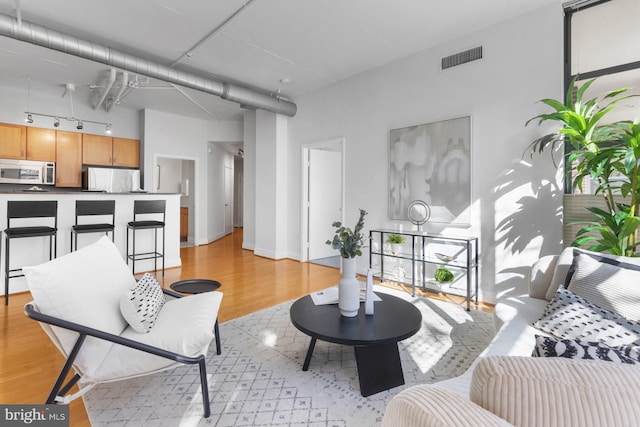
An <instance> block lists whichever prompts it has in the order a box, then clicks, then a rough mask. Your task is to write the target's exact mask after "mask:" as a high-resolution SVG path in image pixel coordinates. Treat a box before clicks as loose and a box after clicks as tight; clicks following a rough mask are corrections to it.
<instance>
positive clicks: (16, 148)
mask: <svg viewBox="0 0 640 427" xmlns="http://www.w3.org/2000/svg"><path fill="white" fill-rule="evenodd" d="M26 155H27V127H26V126H20V125H10V124H7V123H0V158H2V159H24V158H25V157H26Z"/></svg>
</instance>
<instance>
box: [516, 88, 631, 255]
mask: <svg viewBox="0 0 640 427" xmlns="http://www.w3.org/2000/svg"><path fill="white" fill-rule="evenodd" d="M576 79H577V78H576ZM576 79H574V80H573V81H572V82H571V84H570V85H569V88H568V90H567V94H566V99H565V101H564V102H562V101H559V100H554V99H542V100H541V102H542V103H544V104H546V105H547V106H549V107H551V108H552V110H553V111H552V112H551V113H545V114H540V115H538V116H536V117H534V118H532V119H531V120H529V121H528V122H527V124H528V123H529V122H531V121H533V120H536V119H537V120H538V124H540V123H543V122H547V121H550V122H556V123H559V124H561V125H562V127H561V128H560V129H559V130H557V131H555V132H552V133H550V134H547V135H544V136H542V137H540V138H538V139H536V140H535V141H533V142H532V143H531V145H530V150H531V152H532V153H534V152H536V151H537V152H542V151H544V150H545V149H547V148H550V149H552V150H554V149H555V148H557V147H558V146H559V145H560V144H563V143H565V144H567V143H568V144H570V145H571V147H570V148H571V150H570V151H569V154H568V155H567V158H566V162H567V164H568V165H570V167H568V168H567V179H573V181H572V186H573V188H574V189H579V190H582V182H583V180H584V178H585V177H589V178H590V179H592V180H593V181H594V182H595V183H596V185H597V187H596V190H595V194H600V195H602V197H603V198H604V201H605V205H606V208H605V209H600V208H597V207H590V208H587V209H588V210H589V211H590V212H591V213H592V214H593V215H594V216H595V219H594V221H588V222H583V223H581V224H582V225H584V226H583V227H582V228H581V229H580V230H579V231H578V233H577V235H576V239H575V240H574V241H573V243H572V246H587V249H590V250H594V251H597V252H610V253H612V254H615V255H627V256H634V255H636V248H637V246H638V243H639V242H638V226H639V225H640V217H639V216H638V212H639V209H640V197H639V196H640V170H639V167H638V161H639V159H640V124H637V123H633V122H631V121H626V120H625V121H618V122H614V123H605V122H604V121H603V119H604V118H605V116H606V115H607V114H608V113H609V112H611V111H612V110H613V109H614V108H616V107H617V106H618V103H619V102H620V101H622V100H624V99H628V98H629V97H630V96H631V95H626V94H625V92H627V90H628V88H622V89H617V90H614V91H611V92H607V93H604V94H601V95H599V96H596V97H595V98H592V99H589V100H584V99H583V97H584V93H585V91H586V90H587V89H588V88H589V86H591V84H592V83H593V82H594V81H595V79H591V80H588V81H587V82H585V83H584V84H583V85H582V86H581V87H580V88H579V89H577V90H574V88H575V83H576ZM574 94H575V97H574ZM615 196H622V198H623V200H622V202H620V201H616V200H615Z"/></svg>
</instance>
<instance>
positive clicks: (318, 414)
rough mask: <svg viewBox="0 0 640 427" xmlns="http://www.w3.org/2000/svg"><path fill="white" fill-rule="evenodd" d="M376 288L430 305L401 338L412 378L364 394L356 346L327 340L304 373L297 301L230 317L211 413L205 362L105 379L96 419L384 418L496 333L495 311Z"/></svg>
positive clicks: (256, 422)
mask: <svg viewBox="0 0 640 427" xmlns="http://www.w3.org/2000/svg"><path fill="white" fill-rule="evenodd" d="M376 291H377V292H387V293H391V294H393V295H396V296H399V297H401V298H404V299H406V300H408V301H411V302H412V303H413V304H414V305H415V306H416V307H417V308H418V309H419V310H420V311H421V312H422V322H423V325H422V328H421V330H420V331H419V332H418V333H417V334H415V335H414V336H413V337H410V338H408V339H406V340H404V341H401V342H400V343H398V344H399V345H398V346H399V349H400V358H401V361H402V369H403V372H404V379H405V384H404V385H403V386H399V387H395V388H392V389H391V390H387V391H383V392H381V393H377V394H374V395H372V396H368V397H362V395H361V394H360V387H359V383H358V376H357V371H356V366H355V355H354V351H353V347H348V346H342V345H339V344H332V343H327V342H324V341H320V340H318V341H317V343H316V347H315V351H314V353H313V357H312V359H311V364H310V365H309V370H308V371H307V372H303V371H302V362H303V361H304V357H305V355H306V352H307V348H308V345H309V339H310V338H309V337H308V336H306V335H305V334H303V333H302V332H300V331H298V330H297V329H296V328H295V327H294V326H293V325H292V324H291V321H290V320H289V308H290V307H291V304H292V303H293V301H290V302H286V303H283V304H280V305H277V306H275V307H271V308H268V309H264V310H261V311H258V312H255V313H252V314H249V315H246V316H243V317H240V318H237V319H233V320H230V321H228V322H224V323H221V324H220V337H221V341H222V354H221V355H219V356H218V355H216V354H215V344H214V343H212V346H211V347H210V348H209V354H208V356H207V374H208V376H209V398H210V400H211V416H210V417H209V418H206V419H205V418H203V417H202V410H203V409H202V395H201V392H200V381H199V374H198V368H197V366H179V367H177V368H175V369H171V370H168V371H164V372H160V373H157V374H154V375H148V376H144V377H140V378H134V379H130V380H124V381H119V382H114V383H107V384H99V385H97V386H95V388H93V389H92V390H91V391H89V392H88V393H87V394H85V395H84V396H83V399H84V402H85V407H86V409H87V412H88V414H89V419H90V421H91V425H92V426H94V427H97V426H125V425H126V426H145V427H147V426H172V427H174V426H219V427H224V426H300V427H303V426H324V427H326V426H328V427H333V426H335V427H346V426H349V427H350V426H377V425H380V422H381V420H382V416H383V414H384V409H385V407H386V405H387V403H388V402H389V400H390V399H391V398H392V397H393V396H394V395H396V394H397V393H398V392H399V391H401V390H403V389H405V388H407V387H410V386H412V385H417V384H427V383H434V382H438V381H441V380H445V379H448V378H452V377H455V376H458V375H461V374H462V373H464V371H465V370H466V369H467V368H468V367H469V366H470V365H471V363H472V362H473V360H474V359H475V358H476V356H477V355H478V354H479V353H480V352H481V351H482V350H484V348H485V347H486V346H487V345H488V344H489V342H490V341H491V339H492V338H493V335H494V327H493V320H492V316H491V315H490V314H487V313H483V312H479V311H471V312H467V311H465V310H464V309H463V308H462V307H460V306H458V305H455V304H451V303H448V302H443V301H438V300H433V299H428V298H422V297H411V296H410V295H409V294H407V293H405V292H402V291H396V290H392V289H388V288H381V287H376ZM223 304H224V301H223ZM374 315H375V313H374Z"/></svg>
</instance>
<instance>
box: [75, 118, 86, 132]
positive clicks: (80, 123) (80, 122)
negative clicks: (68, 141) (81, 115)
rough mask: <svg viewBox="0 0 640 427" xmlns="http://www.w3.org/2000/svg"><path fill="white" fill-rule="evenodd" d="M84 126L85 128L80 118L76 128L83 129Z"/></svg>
mask: <svg viewBox="0 0 640 427" xmlns="http://www.w3.org/2000/svg"><path fill="white" fill-rule="evenodd" d="M82 128H84V126H83V125H82V121H80V120H78V125H77V126H76V129H78V130H82Z"/></svg>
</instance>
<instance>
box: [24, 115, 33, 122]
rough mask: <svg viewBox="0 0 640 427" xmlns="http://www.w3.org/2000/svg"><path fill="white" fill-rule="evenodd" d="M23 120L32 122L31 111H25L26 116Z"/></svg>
mask: <svg viewBox="0 0 640 427" xmlns="http://www.w3.org/2000/svg"><path fill="white" fill-rule="evenodd" d="M24 121H25V122H27V123H33V116H32V115H31V113H27V118H26V119H24Z"/></svg>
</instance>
